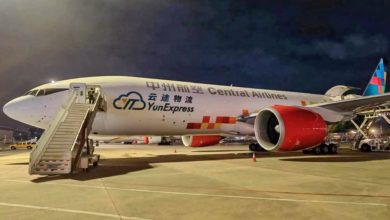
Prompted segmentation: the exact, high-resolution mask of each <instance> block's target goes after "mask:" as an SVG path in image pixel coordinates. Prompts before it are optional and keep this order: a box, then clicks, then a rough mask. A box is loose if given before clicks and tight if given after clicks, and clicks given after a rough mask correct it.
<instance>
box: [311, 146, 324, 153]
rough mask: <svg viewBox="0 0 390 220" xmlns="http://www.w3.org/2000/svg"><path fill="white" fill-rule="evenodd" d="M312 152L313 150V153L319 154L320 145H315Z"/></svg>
mask: <svg viewBox="0 0 390 220" xmlns="http://www.w3.org/2000/svg"><path fill="white" fill-rule="evenodd" d="M313 152H314V154H321V153H322V151H321V147H320V146H317V147H315V148H314V150H313Z"/></svg>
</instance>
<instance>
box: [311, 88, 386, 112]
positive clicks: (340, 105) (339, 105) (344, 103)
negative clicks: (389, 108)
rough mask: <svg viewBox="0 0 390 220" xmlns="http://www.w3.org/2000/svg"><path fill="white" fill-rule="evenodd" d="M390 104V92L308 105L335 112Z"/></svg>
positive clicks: (355, 110)
mask: <svg viewBox="0 0 390 220" xmlns="http://www.w3.org/2000/svg"><path fill="white" fill-rule="evenodd" d="M386 104H390V93H385V94H381V95H376V96H363V97H360V98H354V99H347V100H340V101H334V102H326V103H320V104H315V105H309V106H307V107H309V108H310V107H319V108H324V109H327V110H331V111H335V112H359V111H363V110H367V109H372V108H375V107H379V106H383V105H386Z"/></svg>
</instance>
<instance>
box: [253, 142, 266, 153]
mask: <svg viewBox="0 0 390 220" xmlns="http://www.w3.org/2000/svg"><path fill="white" fill-rule="evenodd" d="M249 150H250V151H265V150H264V148H262V147H261V146H260V144H259V143H251V144H249Z"/></svg>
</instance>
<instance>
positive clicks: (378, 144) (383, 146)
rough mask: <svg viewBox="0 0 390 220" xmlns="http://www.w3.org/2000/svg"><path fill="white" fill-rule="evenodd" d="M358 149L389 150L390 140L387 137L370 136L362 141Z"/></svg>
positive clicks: (365, 150)
mask: <svg viewBox="0 0 390 220" xmlns="http://www.w3.org/2000/svg"><path fill="white" fill-rule="evenodd" d="M358 149H359V150H361V151H364V152H371V151H389V150H390V142H389V140H387V139H386V138H373V139H371V138H368V139H363V140H361V141H360V143H359V146H358Z"/></svg>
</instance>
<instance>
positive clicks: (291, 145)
mask: <svg viewBox="0 0 390 220" xmlns="http://www.w3.org/2000/svg"><path fill="white" fill-rule="evenodd" d="M326 134H327V131H326V123H325V121H324V120H323V118H322V117H321V116H320V115H319V114H317V113H315V112H311V111H308V110H305V109H301V108H297V107H292V106H281V105H276V106H273V107H269V108H265V109H263V110H261V111H260V112H259V113H258V115H257V116H256V119H255V135H256V139H257V141H258V142H259V144H260V145H261V146H262V147H263V148H264V149H266V150H268V151H296V150H302V149H306V148H310V147H314V146H317V145H319V144H321V143H322V142H323V140H324V138H325V136H326Z"/></svg>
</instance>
